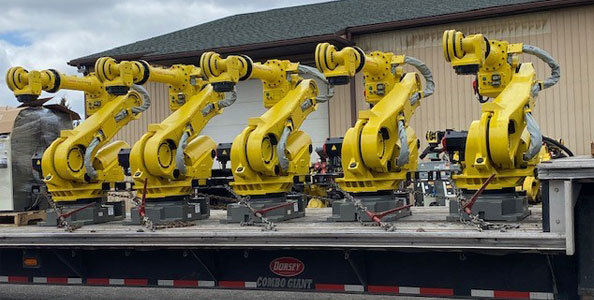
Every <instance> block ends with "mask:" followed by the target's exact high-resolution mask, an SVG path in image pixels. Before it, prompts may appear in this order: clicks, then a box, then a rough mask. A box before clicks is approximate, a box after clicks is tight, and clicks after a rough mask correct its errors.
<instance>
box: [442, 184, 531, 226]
mask: <svg viewBox="0 0 594 300" xmlns="http://www.w3.org/2000/svg"><path fill="white" fill-rule="evenodd" d="M464 196H465V198H466V199H470V198H471V197H472V193H469V192H467V191H465V192H464ZM472 213H473V214H475V215H478V216H479V218H481V219H483V220H485V221H508V222H517V221H521V220H523V219H524V218H526V217H527V216H529V215H530V210H529V209H528V198H527V197H526V194H525V193H517V192H515V191H509V192H507V191H495V192H489V191H485V192H484V193H483V194H481V195H480V196H479V197H478V198H477V199H476V202H475V203H474V205H473V206H472ZM463 216H464V219H466V220H468V215H466V214H463ZM446 219H447V220H448V221H458V220H460V203H459V202H458V201H450V215H449V216H448V217H447V218H446Z"/></svg>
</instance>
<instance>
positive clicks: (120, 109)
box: [6, 67, 150, 225]
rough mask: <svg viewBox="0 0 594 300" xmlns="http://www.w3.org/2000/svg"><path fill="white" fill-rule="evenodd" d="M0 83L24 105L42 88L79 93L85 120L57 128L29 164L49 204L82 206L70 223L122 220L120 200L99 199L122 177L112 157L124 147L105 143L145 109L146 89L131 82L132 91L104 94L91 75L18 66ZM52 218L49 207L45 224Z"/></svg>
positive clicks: (54, 218)
mask: <svg viewBox="0 0 594 300" xmlns="http://www.w3.org/2000/svg"><path fill="white" fill-rule="evenodd" d="M6 82H7V83H8V87H9V88H10V89H11V90H12V91H13V92H14V94H15V95H16V97H17V99H18V100H19V101H20V102H23V103H25V104H27V103H30V102H31V101H34V100H35V99H37V97H38V96H39V95H40V94H41V92H42V91H46V92H50V93H54V92H56V91H58V90H63V89H68V90H78V91H84V93H85V109H86V114H87V118H86V120H84V121H83V122H82V123H81V124H80V125H78V126H77V127H76V128H74V129H73V130H63V131H62V132H61V133H60V137H59V138H58V139H56V140H55V141H54V142H53V143H52V144H51V145H50V146H49V147H48V148H47V149H46V150H45V152H44V153H43V157H42V158H41V162H39V161H36V162H34V163H37V164H41V169H42V173H43V181H44V182H45V184H46V186H47V190H48V192H49V194H50V195H51V198H52V199H53V201H54V202H56V203H57V204H58V205H59V206H61V207H63V208H72V209H77V208H81V207H83V206H84V207H85V208H84V210H81V211H79V212H77V213H76V214H72V215H70V216H69V217H67V219H68V220H69V221H70V222H71V223H72V224H73V225H83V224H91V223H101V222H107V221H111V220H115V219H121V218H123V217H124V216H125V215H124V210H123V203H122V202H109V203H106V202H105V201H103V200H105V199H106V193H107V191H108V190H110V189H112V188H114V187H115V185H116V183H117V182H121V181H123V179H124V173H123V171H122V169H121V168H120V167H119V166H118V159H117V155H118V153H119V151H120V150H121V149H123V148H129V145H128V144H126V143H125V142H123V141H115V142H113V143H109V142H110V141H111V139H112V138H113V136H114V135H115V134H116V133H117V132H118V131H119V130H120V129H121V128H122V127H123V126H125V125H126V124H128V123H129V122H130V121H132V120H135V119H138V118H139V117H140V114H141V113H142V112H143V111H145V110H146V109H147V108H148V107H149V105H150V99H149V96H148V93H147V92H146V90H145V89H144V88H143V87H142V86H136V85H135V86H133V90H132V91H128V90H120V91H118V92H117V93H110V92H109V91H108V90H106V89H105V87H104V85H103V84H102V83H101V82H100V80H99V79H98V78H97V77H96V76H95V75H94V74H93V73H91V74H90V75H87V76H84V77H77V76H71V75H65V74H62V73H59V72H57V71H56V70H43V71H27V70H25V69H23V68H22V67H13V68H11V69H10V70H8V73H7V75H6ZM91 203H96V205H92V204H91ZM58 218H59V216H58V215H57V212H56V211H53V210H52V211H50V212H49V213H48V219H47V225H57V224H58V223H57V222H58V221H57V219H58Z"/></svg>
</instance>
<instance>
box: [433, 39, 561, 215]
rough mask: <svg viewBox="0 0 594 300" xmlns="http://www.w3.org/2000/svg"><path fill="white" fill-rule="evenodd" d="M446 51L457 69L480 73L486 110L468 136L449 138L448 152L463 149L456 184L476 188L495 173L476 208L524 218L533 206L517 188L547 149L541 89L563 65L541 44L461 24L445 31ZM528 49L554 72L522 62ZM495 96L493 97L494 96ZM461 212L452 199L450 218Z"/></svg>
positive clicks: (554, 80)
mask: <svg viewBox="0 0 594 300" xmlns="http://www.w3.org/2000/svg"><path fill="white" fill-rule="evenodd" d="M443 53H444V56H445V59H446V61H448V62H450V63H451V65H452V66H453V68H454V70H455V71H456V73H457V74H459V75H474V76H476V82H475V83H474V87H475V94H476V95H477V97H478V100H479V102H480V103H481V111H482V114H481V118H480V120H475V121H473V122H472V124H471V125H470V128H469V130H468V135H467V137H462V138H461V140H450V139H446V141H445V143H446V149H447V151H448V152H451V151H457V152H458V153H459V154H460V161H461V165H462V166H461V167H462V172H461V174H458V175H455V176H454V182H455V184H456V187H458V188H460V189H462V190H463V191H464V192H466V193H474V192H475V191H476V190H478V189H480V187H481V186H482V185H483V182H485V181H486V180H487V178H489V177H490V176H491V175H492V174H495V178H494V179H493V180H492V181H491V182H490V183H489V184H488V185H487V187H486V190H485V192H484V193H483V194H482V195H481V196H480V197H479V198H478V200H476V202H475V204H474V205H473V206H472V213H474V214H476V215H478V216H479V217H481V218H483V219H485V220H495V221H517V220H521V219H523V218H524V217H526V216H527V215H528V214H529V213H530V211H529V210H528V203H527V202H528V201H527V199H526V194H525V192H521V193H516V192H515V189H516V187H518V186H522V184H523V182H524V179H525V178H526V177H529V176H534V172H535V167H536V164H538V162H539V161H540V157H542V156H543V155H541V154H542V152H543V151H546V150H544V147H543V146H542V134H541V132H540V129H539V127H538V124H537V123H536V120H535V119H534V117H533V116H532V111H533V108H534V104H535V99H536V97H537V95H538V93H539V92H540V91H541V90H543V89H546V88H549V87H551V86H553V85H555V84H556V83H557V81H558V80H559V77H560V68H559V65H558V64H557V62H555V60H554V59H553V58H552V57H551V56H550V55H549V54H548V53H547V52H545V51H544V50H541V49H539V48H537V47H534V46H530V45H525V44H521V43H520V44H510V43H508V42H507V41H500V40H489V39H487V38H486V37H485V36H483V35H482V34H473V35H469V36H464V35H463V34H462V33H461V32H458V31H455V30H447V31H445V32H444V34H443ZM522 53H526V54H531V55H534V56H536V57H538V58H540V59H542V60H543V61H544V62H546V63H547V64H548V65H549V66H550V68H551V70H552V73H551V76H550V77H549V78H547V79H546V80H544V81H539V80H538V79H537V78H536V71H535V69H534V66H533V65H532V63H520V62H519V54H522ZM489 98H493V101H491V102H488V100H489ZM459 212H460V208H459V205H450V216H449V218H450V219H459V217H460V213H459ZM463 215H464V216H466V217H468V216H467V215H466V214H463Z"/></svg>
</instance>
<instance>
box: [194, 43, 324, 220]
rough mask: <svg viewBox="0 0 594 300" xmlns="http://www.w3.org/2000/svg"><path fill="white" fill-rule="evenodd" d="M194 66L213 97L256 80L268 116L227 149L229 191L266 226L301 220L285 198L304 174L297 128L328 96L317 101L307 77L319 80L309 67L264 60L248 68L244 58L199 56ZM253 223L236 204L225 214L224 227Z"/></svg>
mask: <svg viewBox="0 0 594 300" xmlns="http://www.w3.org/2000/svg"><path fill="white" fill-rule="evenodd" d="M200 66H201V67H202V71H203V72H204V75H205V76H206V77H207V78H208V80H209V81H210V82H211V84H212V85H213V87H214V89H215V90H217V91H227V90H229V89H231V88H232V87H233V86H234V85H235V84H237V82H239V81H241V80H247V79H259V80H261V81H262V86H263V98H264V99H263V100H264V107H266V108H267V109H268V110H267V111H266V112H265V113H264V114H263V115H261V116H259V117H257V118H251V119H250V120H249V121H248V126H247V127H246V128H245V129H244V130H243V131H242V132H241V133H240V134H239V135H238V136H237V137H236V138H235V140H234V141H233V144H232V147H231V168H232V172H233V180H234V181H233V182H232V184H231V185H232V187H233V190H234V191H235V192H236V193H237V194H239V195H242V196H249V197H250V200H249V202H248V203H249V204H248V205H250V206H251V208H252V209H253V210H257V211H259V214H261V215H265V216H266V218H268V219H269V220H271V221H283V220H287V219H291V218H296V217H300V216H303V215H304V213H305V210H304V207H305V205H304V199H303V198H302V197H301V196H299V197H291V196H288V195H287V194H288V193H289V192H290V191H291V189H292V187H293V183H294V182H296V181H301V182H303V180H304V177H305V175H307V174H308V173H309V165H310V155H311V152H312V145H311V138H310V137H309V136H308V135H307V134H306V133H305V132H303V131H301V130H299V128H300V126H301V125H302V124H303V121H304V120H305V119H306V118H307V116H308V115H309V114H310V113H312V112H313V111H315V110H316V109H317V105H318V103H320V102H325V101H328V99H330V97H331V96H332V88H331V87H330V86H329V85H327V87H328V91H327V93H326V94H325V95H321V96H318V86H317V84H316V81H315V80H313V79H304V78H303V77H302V76H301V75H303V74H308V75H310V76H313V77H317V78H318V79H319V80H320V81H322V82H326V80H325V78H324V77H323V75H322V74H320V73H319V72H318V71H317V70H315V69H314V68H311V67H306V66H302V65H299V64H298V63H292V62H290V61H288V60H275V59H273V60H268V61H266V62H264V63H254V62H253V61H252V60H251V59H250V58H249V57H247V56H228V57H227V58H221V57H220V55H219V54H217V53H214V52H208V53H205V54H203V55H202V57H201V59H200ZM250 221H256V222H259V221H261V219H260V218H259V217H255V216H254V214H253V211H252V210H250V209H249V208H248V207H246V206H245V205H242V204H231V205H229V206H228V208H227V222H232V223H239V222H250Z"/></svg>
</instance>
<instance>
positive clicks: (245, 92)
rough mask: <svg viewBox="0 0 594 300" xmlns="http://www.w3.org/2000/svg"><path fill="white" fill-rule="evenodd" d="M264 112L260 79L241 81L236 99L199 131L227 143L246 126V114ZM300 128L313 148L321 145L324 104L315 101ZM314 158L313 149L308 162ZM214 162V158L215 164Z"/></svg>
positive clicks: (325, 134)
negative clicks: (311, 111) (309, 138)
mask: <svg viewBox="0 0 594 300" xmlns="http://www.w3.org/2000/svg"><path fill="white" fill-rule="evenodd" d="M320 87H321V86H320ZM264 112H266V109H265V108H264V105H263V103H262V83H261V82H260V81H259V80H248V81H242V82H240V83H239V84H238V85H237V101H236V102H235V103H234V104H233V105H231V106H230V107H227V108H225V111H224V112H223V113H222V114H220V115H218V116H216V117H214V118H213V119H212V120H210V122H209V123H208V125H206V127H205V128H204V130H202V133H201V135H207V136H210V137H211V138H213V139H214V141H215V142H216V143H217V144H218V143H231V142H233V139H235V137H236V136H237V135H239V133H241V131H242V130H243V129H244V128H245V127H246V126H247V123H248V119H249V118H254V117H258V116H260V115H262V114H263V113H264ZM301 130H303V131H304V132H306V133H307V134H309V136H310V137H311V139H312V143H313V147H314V149H315V148H316V147H317V146H321V145H322V144H323V143H324V141H325V140H326V138H327V137H328V136H329V128H328V104H327V103H321V104H319V105H318V109H317V110H316V111H315V112H313V113H311V114H310V115H309V117H308V118H307V119H306V120H305V122H303V125H302V126H301ZM317 159H318V155H317V154H316V153H315V151H314V152H313V153H312V162H313V161H316V160H317ZM217 166H218V164H217V163H216V162H215V167H217Z"/></svg>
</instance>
